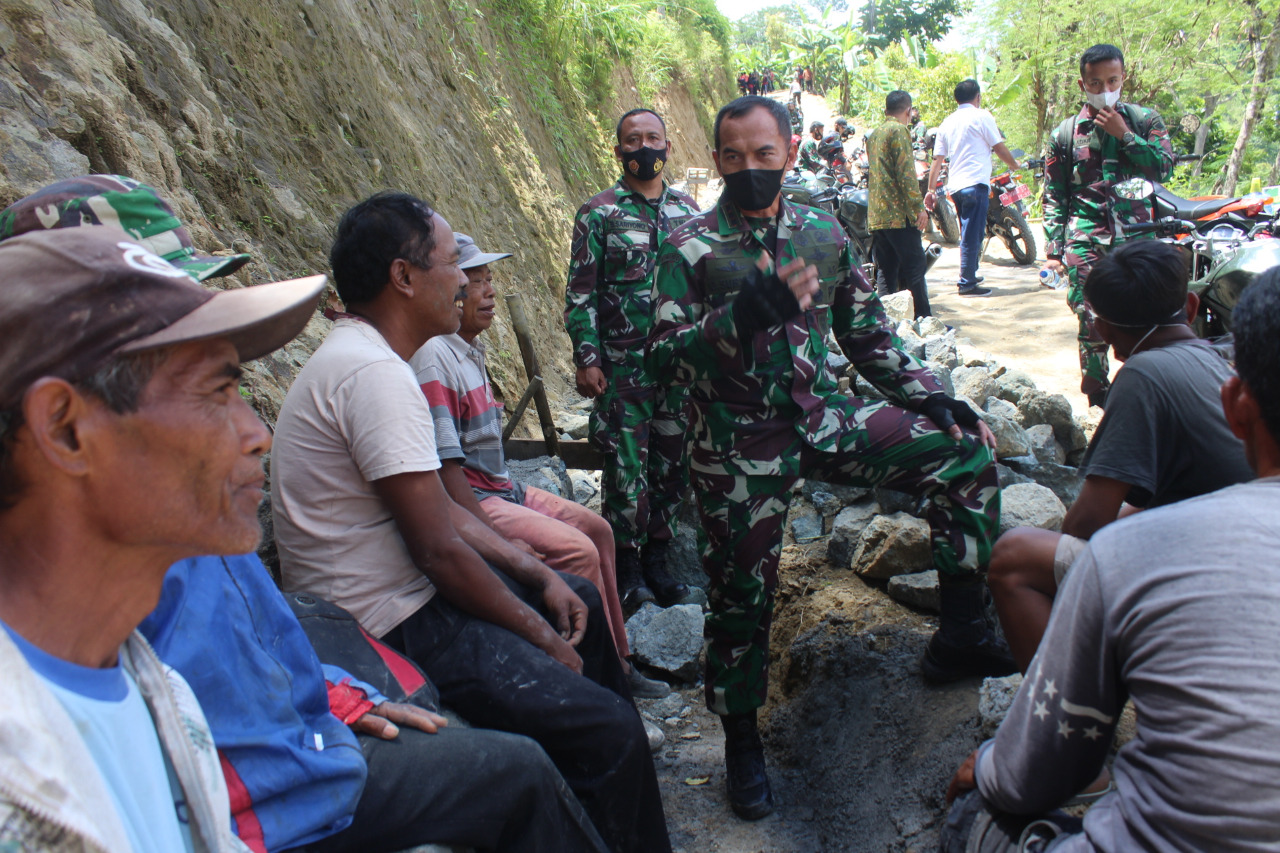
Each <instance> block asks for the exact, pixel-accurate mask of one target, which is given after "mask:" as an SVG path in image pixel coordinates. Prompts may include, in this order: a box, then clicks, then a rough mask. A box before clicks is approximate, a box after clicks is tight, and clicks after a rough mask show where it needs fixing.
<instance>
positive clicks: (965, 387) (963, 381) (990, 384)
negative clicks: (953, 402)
mask: <svg viewBox="0 0 1280 853" xmlns="http://www.w3.org/2000/svg"><path fill="white" fill-rule="evenodd" d="M951 381H952V383H953V384H954V385H955V388H956V396H958V397H968V398H969V399H970V400H975V401H977V402H979V403H982V402H983V401H985V400H986V399H987V398H988V397H994V396H995V394H996V392H997V391H999V390H1000V386H999V385H998V384H997V383H996V380H995V378H994V377H993V376H992V375H991V372H990V371H989V370H987V368H985V367H957V368H956V369H955V370H953V371H951Z"/></svg>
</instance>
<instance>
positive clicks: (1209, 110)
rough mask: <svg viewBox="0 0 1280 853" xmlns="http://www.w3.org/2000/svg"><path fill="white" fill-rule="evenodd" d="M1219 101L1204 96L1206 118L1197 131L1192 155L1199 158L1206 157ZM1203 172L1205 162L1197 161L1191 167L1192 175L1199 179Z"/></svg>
mask: <svg viewBox="0 0 1280 853" xmlns="http://www.w3.org/2000/svg"><path fill="white" fill-rule="evenodd" d="M1218 100H1219V96H1218V95H1205V96H1204V117H1203V118H1202V119H1201V121H1200V127H1199V128H1197V129H1196V144H1195V148H1194V149H1193V150H1192V153H1194V154H1195V155H1196V156H1197V157H1203V156H1204V146H1205V144H1206V143H1208V141H1209V129H1210V128H1211V127H1212V124H1211V122H1212V121H1213V111H1214V110H1216V109H1217V108H1218ZM1202 171H1204V161H1203V160H1197V161H1196V164H1195V165H1194V166H1192V167H1191V174H1193V175H1195V176H1196V177H1197V178H1198V177H1200V173H1201V172H1202Z"/></svg>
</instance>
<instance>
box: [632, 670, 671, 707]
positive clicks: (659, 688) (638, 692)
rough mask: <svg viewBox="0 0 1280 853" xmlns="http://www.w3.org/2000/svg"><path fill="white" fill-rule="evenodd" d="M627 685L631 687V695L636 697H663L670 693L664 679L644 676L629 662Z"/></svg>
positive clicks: (669, 688)
mask: <svg viewBox="0 0 1280 853" xmlns="http://www.w3.org/2000/svg"><path fill="white" fill-rule="evenodd" d="M627 686H628V687H630V688H631V695H632V696H633V697H634V698H636V699H663V698H665V697H667V696H670V695H671V687H670V686H669V685H668V684H667V683H666V682H665V681H658V680H657V679H656V678H645V677H644V676H643V675H641V674H640V670H638V669H636V665H635V664H634V663H633V664H631V671H630V672H628V673H627Z"/></svg>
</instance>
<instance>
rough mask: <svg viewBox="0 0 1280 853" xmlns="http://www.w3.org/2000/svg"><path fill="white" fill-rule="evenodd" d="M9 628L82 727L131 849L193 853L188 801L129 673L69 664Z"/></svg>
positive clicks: (140, 852)
mask: <svg viewBox="0 0 1280 853" xmlns="http://www.w3.org/2000/svg"><path fill="white" fill-rule="evenodd" d="M4 628H5V630H6V631H8V633H9V636H10V637H11V638H12V639H13V642H14V645H16V646H17V647H18V650H19V651H21V652H22V656H23V657H24V658H26V660H27V663H28V664H29V665H30V666H31V669H32V670H34V671H35V673H36V675H38V676H39V677H40V680H41V681H43V682H44V684H45V686H46V687H48V688H49V691H50V692H51V693H53V695H54V696H55V697H57V699H58V702H59V703H61V705H62V707H63V708H64V709H65V710H66V712H67V716H69V717H70V718H71V721H72V722H73V723H75V726H76V730H77V731H79V732H80V736H81V737H82V738H83V739H84V745H85V747H87V748H88V750H89V754H90V755H92V756H93V763H94V764H95V765H97V770H98V772H99V773H100V774H101V775H102V781H103V786H104V787H105V788H106V789H107V790H108V791H109V792H110V793H111V799H112V800H114V801H115V805H116V812H117V814H118V815H119V816H120V822H121V823H122V824H123V825H124V830H125V833H126V834H128V836H129V844H130V846H132V847H133V849H134V850H135V851H136V853H178V851H183V850H185V851H188V853H189V851H190V850H191V849H192V844H191V827H190V825H189V824H188V823H187V822H186V820H187V818H186V815H187V803H186V798H185V797H184V795H183V793H182V786H181V785H180V784H178V781H177V779H176V777H175V776H174V775H173V772H172V770H171V769H170V767H169V762H168V761H167V760H166V758H165V755H164V750H163V749H162V748H161V746H160V737H159V735H157V734H156V727H155V723H154V722H153V721H152V719H151V712H150V711H149V710H148V709H147V703H146V701H145V700H143V698H142V694H141V693H140V692H138V686H137V685H136V684H134V682H133V678H132V677H131V676H130V675H129V673H127V672H126V671H125V670H124V668H123V667H121V666H114V667H109V668H106V669H94V668H92V667H86V666H80V665H78V664H74V663H71V662H69V661H65V660H62V659H61V658H57V657H54V656H53V655H51V654H49V653H48V652H45V651H43V650H42V649H40V648H38V647H36V646H33V645H31V644H30V643H28V642H27V641H26V640H25V639H24V638H23V637H21V636H19V635H18V634H16V633H14V631H13V630H12V629H10V628H9V626H8V625H5V626H4ZM85 772H87V773H92V772H93V771H92V769H90V768H86V769H85Z"/></svg>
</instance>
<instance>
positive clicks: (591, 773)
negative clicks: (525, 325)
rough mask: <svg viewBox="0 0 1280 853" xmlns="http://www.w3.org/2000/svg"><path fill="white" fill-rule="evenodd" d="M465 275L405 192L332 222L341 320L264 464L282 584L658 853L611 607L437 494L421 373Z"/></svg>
mask: <svg viewBox="0 0 1280 853" xmlns="http://www.w3.org/2000/svg"><path fill="white" fill-rule="evenodd" d="M458 260H459V250H458V245H457V241H456V240H455V239H454V235H453V231H452V230H451V229H450V228H449V224H448V223H447V222H445V220H444V219H443V218H442V217H441V216H440V215H439V214H438V213H436V212H435V211H433V210H432V209H431V208H430V207H429V206H428V205H427V204H426V203H425V202H423V201H421V200H420V199H416V198H414V197H412V196H409V195H405V194H403V193H381V194H378V195H375V196H372V197H371V198H368V199H366V200H365V201H363V202H361V203H359V204H357V205H355V206H354V207H352V208H351V209H350V210H348V211H347V212H346V213H345V214H344V215H343V217H342V219H341V221H340V222H339V223H338V229H337V238H336V240H335V241H334V244H333V248H332V249H331V251H330V255H329V261H330V265H331V267H332V269H333V277H334V283H335V285H336V287H337V290H338V296H339V297H340V298H341V299H342V302H343V304H344V305H345V309H346V313H345V314H344V315H340V316H339V317H338V319H337V322H336V323H335V324H334V327H333V330H332V331H331V332H330V333H329V335H328V337H326V338H325V341H324V343H322V344H321V345H320V347H319V348H318V349H317V350H316V351H315V353H314V354H313V355H312V356H311V358H310V359H309V360H308V361H307V364H306V366H305V367H304V368H303V369H302V371H301V372H300V373H299V374H298V376H297V378H296V379H295V380H294V382H293V386H292V387H291V388H290V389H289V393H288V395H287V396H286V397H285V402H284V406H283V407H282V408H281V411H280V418H279V421H278V422H277V424H276V434H275V443H274V450H273V451H272V454H271V456H272V459H271V465H272V482H273V489H272V508H273V510H274V519H275V528H276V540H277V544H278V546H279V549H280V565H281V570H282V574H283V576H284V585H285V588H286V589H288V590H290V591H302V592H307V593H309V594H311V595H315V596H318V597H320V598H324V599H327V600H329V601H332V602H334V603H335V604H338V605H339V606H341V607H343V608H345V609H347V610H348V611H350V612H351V614H352V615H354V616H355V617H356V618H357V619H358V620H359V621H360V623H361V625H362V626H363V627H364V628H365V630H366V631H368V632H369V633H370V634H372V635H373V636H375V637H378V638H380V639H382V640H383V641H384V642H386V643H387V644H388V645H390V646H392V647H393V648H395V649H396V650H398V651H401V652H404V653H405V654H406V655H407V656H408V657H409V658H410V659H412V660H413V661H414V662H416V663H417V664H418V665H419V666H421V667H422V668H423V670H424V671H425V672H426V673H427V675H428V676H429V677H430V678H431V680H432V681H433V682H434V683H435V684H436V686H437V687H438V688H439V690H440V696H441V700H442V701H443V702H444V703H445V704H446V705H447V706H449V707H450V708H453V709H454V710H456V711H457V712H458V713H459V714H461V715H462V716H463V717H464V718H465V719H467V720H468V721H470V722H471V723H473V724H474V725H476V726H479V727H482V728H490V729H499V730H502V731H510V732H515V733H517V734H524V735H528V736H529V737H532V738H533V739H534V740H536V741H537V742H538V743H539V744H541V745H542V747H543V749H545V750H546V751H547V754H548V755H549V756H550V757H551V760H552V761H553V762H555V764H556V767H558V768H559V770H560V772H561V774H562V775H563V776H564V778H565V781H566V782H568V784H569V787H570V788H571V789H573V792H574V793H575V794H576V795H577V797H578V799H579V800H580V801H581V802H582V805H583V807H584V808H585V809H586V810H587V813H588V814H589V815H590V816H591V820H592V822H593V823H594V824H595V827H596V829H597V830H599V832H600V835H601V837H603V838H604V840H605V842H606V843H607V844H608V845H609V848H610V849H611V850H613V851H615V853H625V851H636V853H639V851H644V853H649V851H658V853H661V851H664V850H669V849H670V842H669V840H668V838H667V830H666V820H665V817H664V815H663V811H662V800H661V798H660V796H659V794H658V784H657V778H656V775H655V772H654V767H653V760H652V759H651V758H650V755H649V746H648V741H647V739H646V737H645V731H644V727H643V725H642V724H641V721H640V715H639V714H638V713H637V712H636V709H635V706H634V705H633V704H632V703H631V696H630V692H629V691H628V689H627V680H626V676H625V675H624V674H623V672H622V668H621V666H620V664H619V662H618V655H617V651H616V649H615V648H614V645H613V641H612V638H611V637H610V634H609V629H608V622H607V621H606V620H605V617H604V612H603V609H602V605H601V602H600V595H599V593H597V592H596V589H595V587H594V586H593V585H592V584H591V582H590V581H587V580H584V579H582V578H579V577H576V576H574V575H562V574H558V573H556V572H554V571H552V570H551V569H550V568H548V567H547V566H546V565H545V564H544V563H542V562H541V561H540V560H538V559H536V558H535V557H533V556H532V555H530V554H529V553H528V552H527V551H524V550H521V549H520V548H517V547H516V546H514V545H512V544H511V543H510V542H508V541H507V540H505V539H503V538H502V537H501V536H499V535H498V534H497V533H496V532H495V531H494V530H493V529H492V528H490V527H489V526H488V525H486V524H484V523H483V522H481V521H480V520H479V519H477V518H476V516H474V515H472V514H471V513H470V512H468V511H467V510H466V509H464V508H463V507H461V506H459V505H458V504H456V503H455V502H454V501H453V500H452V499H451V498H450V497H449V494H448V492H447V491H446V490H445V488H444V485H443V483H442V482H441V480H440V475H439V469H440V460H439V457H438V456H437V454H436V446H435V431H434V427H433V423H432V416H431V410H430V408H429V407H428V404H427V400H426V398H425V396H424V395H423V393H422V389H421V388H420V387H419V385H418V381H417V379H416V378H415V376H414V373H413V370H412V368H410V367H409V364H408V360H409V359H410V358H412V357H413V355H414V353H416V352H417V351H418V350H419V349H420V348H421V347H422V345H423V344H424V343H426V342H427V340H428V339H430V338H431V337H433V336H435V335H447V334H453V333H454V332H456V331H457V330H458V326H459V321H460V319H461V316H462V307H461V306H462V300H463V297H464V295H465V287H466V283H467V277H466V275H465V274H464V273H463V272H462V270H460V269H459V268H458ZM490 563H492V564H493V566H494V567H495V568H491V566H490V565H489V564H490Z"/></svg>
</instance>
